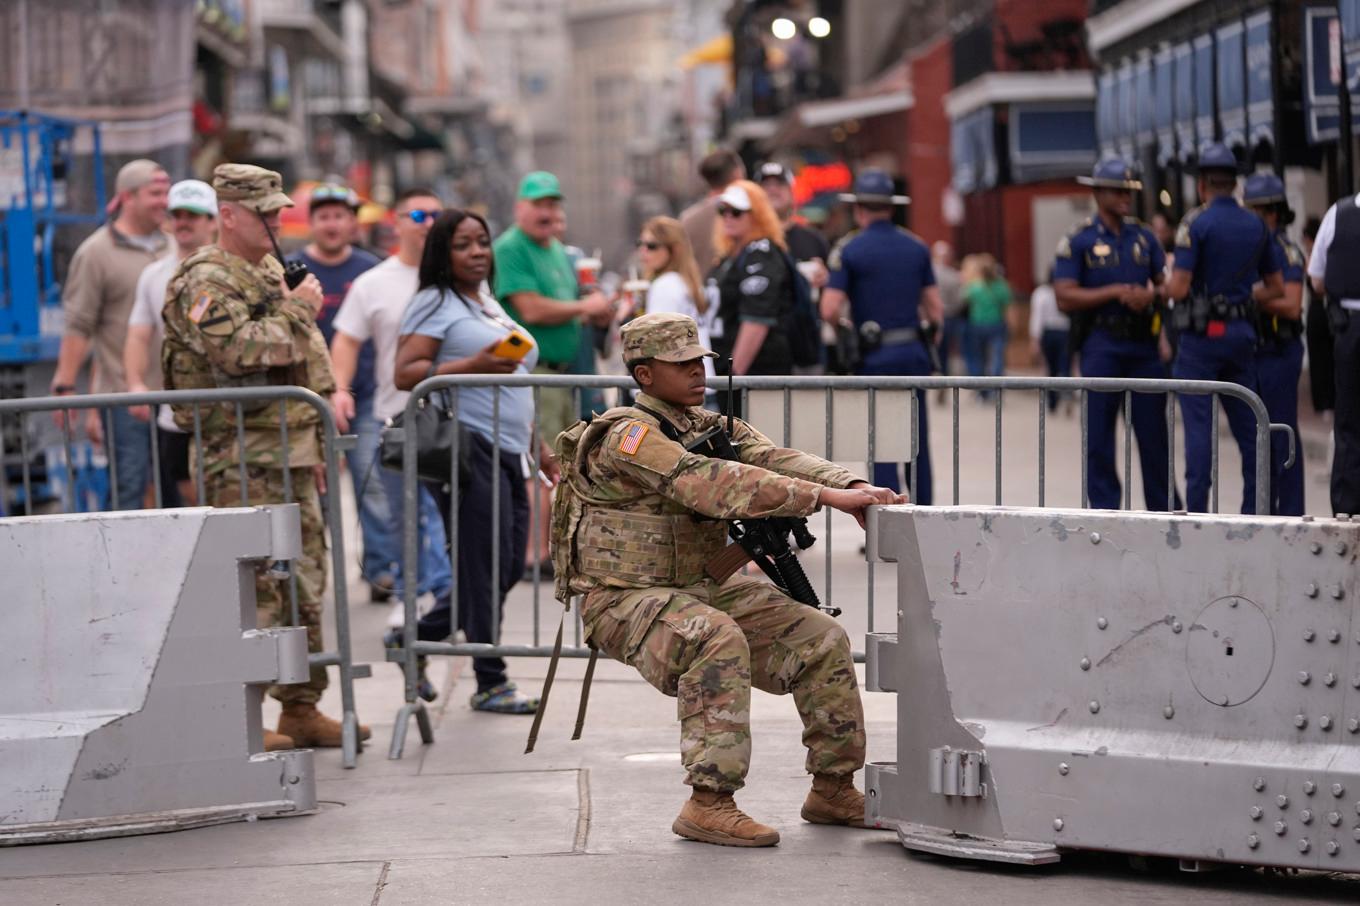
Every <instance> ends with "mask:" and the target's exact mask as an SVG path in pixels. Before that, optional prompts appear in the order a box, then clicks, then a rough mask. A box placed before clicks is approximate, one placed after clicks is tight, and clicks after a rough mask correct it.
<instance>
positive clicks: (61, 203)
mask: <svg viewBox="0 0 1360 906" xmlns="http://www.w3.org/2000/svg"><path fill="white" fill-rule="evenodd" d="M73 185H75V186H77V187H78V188H85V189H88V188H90V187H92V188H93V210H92V211H89V212H85V211H80V210H77V209H76V205H75V204H74V203H73V201H72V197H73V195H74V193H73V192H72V186H73ZM106 197H107V194H106V192H105V186H104V163H103V149H102V147H101V141H100V131H99V124H98V123H95V122H93V121H90V120H78V119H69V118H64V117H53V116H46V115H43V114H40V113H33V112H31V111H24V110H0V398H15V397H25V396H36V395H42V394H45V393H46V391H47V383H48V380H49V378H50V376H51V372H52V369H53V367H54V365H55V362H56V359H57V351H58V348H59V347H60V345H61V333H62V316H61V280H60V278H59V276H58V269H59V265H60V264H61V262H58V261H57V260H56V259H57V256H58V255H59V254H60V253H61V252H62V247H61V246H59V244H58V238H59V237H60V236H61V234H62V232H63V231H64V230H80V231H82V232H89V230H91V229H92V228H94V227H97V226H99V224H101V223H103V222H104V218H105V215H104V210H105V199H106ZM65 251H66V252H67V253H68V254H69V252H70V249H69V248H68V249H65ZM51 442H52V431H51V430H50V420H48V419H47V418H46V417H45V416H37V415H34V416H30V417H29V418H27V419H25V420H24V421H23V424H22V427H21V424H20V421H19V420H18V419H13V418H5V419H0V444H2V445H0V451H2V453H0V490H7V491H8V493H5V494H0V515H7V514H9V513H12V512H14V511H15V510H16V509H17V510H19V511H20V512H22V509H23V496H22V495H23V494H24V489H23V481H22V465H23V457H22V455H21V453H20V451H21V450H23V449H26V450H27V451H28V460H29V466H30V482H29V484H30V487H31V489H32V494H33V498H34V500H33V503H35V504H36V503H40V502H42V500H44V499H46V498H49V497H51V496H52V494H53V490H54V489H53V488H52V487H51V483H50V482H49V481H48V475H47V473H48V466H49V465H51V459H52V456H51V450H52V443H51ZM80 446H81V447H82V448H84V449H83V450H81V451H79V455H80V456H82V457H83V458H84V460H85V461H86V462H88V461H89V459H90V457H89V451H88V445H86V444H83V443H82V444H81V445H80ZM59 471H60V470H59ZM52 477H53V478H54V479H60V478H61V477H63V476H60V475H58V474H53V476H52Z"/></svg>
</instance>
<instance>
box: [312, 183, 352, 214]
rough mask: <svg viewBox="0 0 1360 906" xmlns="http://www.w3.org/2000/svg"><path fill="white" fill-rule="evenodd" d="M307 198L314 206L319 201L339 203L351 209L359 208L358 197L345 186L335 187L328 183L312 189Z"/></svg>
mask: <svg viewBox="0 0 1360 906" xmlns="http://www.w3.org/2000/svg"><path fill="white" fill-rule="evenodd" d="M308 197H309V200H310V203H311V204H316V203H317V202H320V201H339V202H343V203H345V204H347V205H349V206H350V207H352V208H357V207H359V196H357V195H355V194H354V190H352V189H350V188H348V187H346V186H337V185H334V184H330V183H327V184H325V185H320V186H317V187H316V188H314V189H312V194H311V195H310V196H308Z"/></svg>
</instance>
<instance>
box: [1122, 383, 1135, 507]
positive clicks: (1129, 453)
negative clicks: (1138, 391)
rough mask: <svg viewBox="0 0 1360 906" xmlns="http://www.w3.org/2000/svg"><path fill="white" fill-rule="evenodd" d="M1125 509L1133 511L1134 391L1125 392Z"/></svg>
mask: <svg viewBox="0 0 1360 906" xmlns="http://www.w3.org/2000/svg"><path fill="white" fill-rule="evenodd" d="M1124 509H1126V510H1131V509H1133V391H1132V390H1125V391H1124Z"/></svg>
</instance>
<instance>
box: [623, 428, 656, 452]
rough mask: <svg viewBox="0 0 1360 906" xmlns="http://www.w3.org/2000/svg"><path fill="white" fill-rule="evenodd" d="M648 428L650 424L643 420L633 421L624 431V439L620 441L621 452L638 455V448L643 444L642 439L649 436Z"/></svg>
mask: <svg viewBox="0 0 1360 906" xmlns="http://www.w3.org/2000/svg"><path fill="white" fill-rule="evenodd" d="M648 430H649V428H648V426H647V425H644V424H643V423H642V422H633V423H631V424H630V425H629V426H628V430H627V431H625V432H623V440H622V441H620V442H619V452H620V453H622V454H623V455H625V456H636V455H637V451H638V448H639V447H641V446H642V439H643V438H644V437H646V436H647V431H648Z"/></svg>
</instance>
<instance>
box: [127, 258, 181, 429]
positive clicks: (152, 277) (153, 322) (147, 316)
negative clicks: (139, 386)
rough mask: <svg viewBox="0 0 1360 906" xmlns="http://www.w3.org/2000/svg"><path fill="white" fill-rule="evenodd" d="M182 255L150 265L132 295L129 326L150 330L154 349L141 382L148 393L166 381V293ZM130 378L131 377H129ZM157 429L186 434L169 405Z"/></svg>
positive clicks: (139, 278) (159, 420)
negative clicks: (163, 358)
mask: <svg viewBox="0 0 1360 906" xmlns="http://www.w3.org/2000/svg"><path fill="white" fill-rule="evenodd" d="M179 260H180V259H179V256H177V255H175V254H173V253H171V254H169V255H166V256H165V257H164V258H161V259H160V260H158V261H156V262H154V263H152V264H148V265H147V266H146V267H145V268H144V269H143V270H142V275H141V276H140V277H138V278H137V291H136V292H135V293H134V294H133V296H132V310H131V311H130V312H129V313H128V327H133V326H140V327H150V328H151V346H150V347H149V349H148V350H147V358H148V362H147V369H146V374H144V375H142V380H143V381H145V382H146V387H147V389H148V390H160V389H162V388H164V386H165V382H164V381H163V380H162V379H161V343H162V342H164V340H165V319H164V315H163V314H162V312H163V311H164V310H165V290H166V288H167V287H168V286H169V285H170V278H171V277H173V276H175V270H176V269H177V268H178V267H179ZM130 376H131V375H129V377H130ZM156 427H158V428H160V429H161V430H162V431H173V432H175V433H176V434H182V433H183V432H182V431H180V429H179V428H178V427H177V426H176V425H175V418H174V416H173V415H172V414H171V412H170V407H169V406H161V407H160V411H159V412H158V413H157V415H156Z"/></svg>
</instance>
